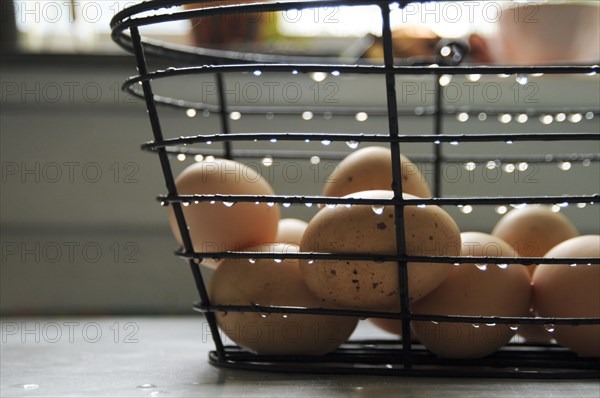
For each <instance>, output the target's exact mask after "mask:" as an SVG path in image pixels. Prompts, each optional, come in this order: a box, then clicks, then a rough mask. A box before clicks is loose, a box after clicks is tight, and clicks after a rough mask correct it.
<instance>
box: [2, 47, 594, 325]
mask: <svg viewBox="0 0 600 398" xmlns="http://www.w3.org/2000/svg"><path fill="white" fill-rule="evenodd" d="M133 74H135V68H134V60H133V58H130V57H127V58H125V59H121V60H119V59H117V60H114V59H112V60H111V61H110V62H102V61H101V59H100V58H98V59H97V62H96V61H94V60H92V61H91V62H90V61H81V60H79V61H77V60H74V59H69V58H66V59H64V58H62V59H61V58H54V59H52V58H42V59H40V60H38V61H35V58H34V61H33V62H31V60H29V61H27V62H5V63H3V64H2V75H1V84H2V101H1V105H2V107H1V119H0V132H1V133H0V144H1V149H0V151H1V152H0V154H1V161H2V185H1V204H0V209H1V232H2V238H1V241H2V259H1V273H0V276H1V282H0V287H1V302H0V311H1V312H2V313H3V314H23V313H63V314H66V313H108V312H115V313H181V312H189V311H190V304H191V302H192V301H194V300H196V299H197V294H196V292H195V288H194V286H193V281H192V279H191V274H190V272H189V270H188V269H187V265H186V264H185V263H184V262H183V261H182V260H180V259H178V258H177V257H175V256H174V255H173V250H174V249H175V246H176V242H175V240H174V239H173V238H172V236H171V234H170V231H169V227H168V224H167V221H166V212H165V210H164V209H163V208H161V207H160V206H159V205H158V203H157V202H156V200H155V196H156V195H157V194H160V193H164V192H165V188H164V182H163V177H162V174H161V170H160V167H159V162H158V158H157V157H156V156H155V155H153V154H149V153H145V152H142V151H141V150H140V149H139V146H140V144H141V143H142V142H145V141H148V140H150V139H151V132H150V128H149V123H148V119H147V116H146V112H145V108H144V106H143V104H142V103H141V102H139V101H137V100H132V99H131V98H129V97H127V96H126V95H125V94H124V93H122V92H120V91H118V90H117V86H118V85H119V84H120V83H121V82H122V81H123V80H124V79H125V78H126V77H128V76H130V75H133ZM202 82H204V85H203V83H202ZM212 82H213V81H212V78H211V77H205V78H197V79H195V80H193V81H192V80H190V79H179V80H175V81H168V82H167V81H164V82H157V83H156V87H157V89H158V90H159V92H160V93H169V92H171V93H178V94H180V95H181V96H183V97H184V98H190V99H192V98H195V99H201V98H202V95H203V94H202V93H205V94H206V93H207V90H208V93H210V89H211V88H212V84H213V83H212ZM235 82H238V83H239V86H236V84H235ZM271 82H275V83H277V82H279V84H280V86H278V87H276V88H275V91H274V95H275V96H274V100H275V102H277V103H278V104H283V105H286V101H285V98H284V95H283V91H282V89H283V86H284V85H285V83H286V82H299V83H300V84H301V94H302V97H301V99H300V100H299V102H298V103H300V104H304V105H305V106H306V107H307V109H308V108H312V107H319V106H335V105H336V104H335V103H325V102H326V101H325V99H326V98H327V95H328V94H331V95H332V96H331V97H330V99H333V100H337V101H339V103H338V104H337V105H341V104H344V105H351V106H357V107H359V108H364V109H366V110H369V109H370V108H372V107H376V106H381V105H384V101H383V99H384V97H383V93H384V85H383V80H382V78H381V77H366V76H360V77H349V76H343V75H342V76H341V77H338V78H334V77H330V78H329V79H328V80H326V81H325V82H323V83H322V84H321V85H320V86H319V87H320V88H319V90H318V92H319V94H320V95H319V97H318V98H317V99H315V97H314V94H315V89H316V87H315V86H311V85H312V84H314V82H313V81H312V80H310V79H309V78H308V77H306V76H301V77H295V76H291V75H287V74H285V75H283V74H278V75H266V74H263V75H262V76H260V77H256V76H253V75H252V74H250V75H244V76H242V75H235V76H232V77H231V80H230V81H229V87H232V88H233V89H232V90H233V91H236V93H238V94H240V96H239V99H238V98H236V96H235V94H233V93H232V94H231V95H230V100H231V102H232V103H233V105H248V104H249V102H248V99H249V98H250V99H251V98H253V97H254V96H255V94H253V93H252V92H250V91H246V92H245V95H244V90H252V89H253V87H254V88H255V87H256V85H258V87H259V88H260V90H261V94H262V104H263V105H265V106H266V107H267V108H268V107H269V106H271V104H270V103H269V92H268V87H269V84H271ZM453 82H454V83H455V84H456V85H455V86H454V89H455V90H458V91H457V94H458V95H460V100H459V101H455V100H454V99H455V98H456V94H451V93H450V91H449V95H452V97H451V102H454V104H453V105H455V106H484V107H490V108H493V107H497V106H508V107H511V108H513V109H516V110H523V109H526V108H538V107H542V106H543V107H560V108H565V107H576V106H589V107H593V108H596V109H598V108H599V107H600V85H599V79H598V78H597V76H596V77H588V76H563V77H559V76H543V77H539V78H532V85H531V87H530V88H528V89H522V88H519V89H518V90H516V91H515V86H514V84H515V82H514V76H513V77H510V78H506V79H501V78H499V77H496V76H494V77H489V78H486V77H484V78H482V80H481V81H480V82H479V83H478V84H476V85H474V86H469V85H468V83H465V80H464V79H459V78H456V79H455V80H454V81H453ZM326 83H331V84H332V85H329V86H327V87H325V86H324V84H326ZM492 83H493V84H497V87H500V97H499V98H498V101H496V102H494V101H486V100H485V98H486V95H487V98H488V99H489V98H492V97H495V96H496V94H494V92H493V91H487V92H485V90H494V88H492V87H491V86H490V84H492ZM253 85H254V86H253ZM236 87H239V88H237V89H236ZM469 87H471V88H469ZM486 87H487V88H486ZM494 87H496V86H494ZM415 89H416V93H414V94H407V93H413V92H414V90H415ZM431 89H432V80H431V78H415V77H403V78H399V79H398V92H399V100H400V106H401V107H403V108H404V107H406V108H410V107H415V106H427V105H429V104H431V101H432V100H433V96H432V95H431V94H430V91H429V90H431ZM411 90H412V91H411ZM334 92H335V94H332V93H334ZM515 92H517V93H518V98H515ZM289 94H291V92H290V93H289ZM59 95H60V98H59V99H58V100H57V98H58V96H59ZM527 95H530V97H527ZM207 99H209V100H214V99H215V98H214V96H212V95H211V94H208V97H207ZM531 101H533V102H531ZM259 102H260V101H259ZM287 104H289V102H288V103H287ZM160 114H161V120H162V122H163V127H164V131H165V135H167V136H179V135H188V134H194V133H198V132H202V133H210V132H215V131H216V130H217V129H218V128H219V124H218V119H217V117H216V116H215V115H211V116H210V117H203V116H201V115H197V116H196V117H195V118H188V117H186V116H185V113H184V112H183V111H179V110H171V109H164V108H161V111H160ZM431 126H432V122H431V120H430V119H429V118H417V117H409V118H403V119H402V120H401V123H400V129H401V133H403V134H410V133H430V132H431ZM599 126H600V125H599V118H598V116H596V117H595V118H594V119H593V120H590V121H588V120H584V121H583V122H581V123H578V124H572V123H569V122H563V123H553V124H551V125H549V126H544V125H542V124H541V123H540V122H539V121H538V120H537V119H535V120H531V121H529V122H528V123H525V124H518V123H515V122H511V123H509V124H506V125H504V124H501V123H499V122H498V121H497V120H495V119H488V120H487V121H486V122H480V121H477V120H470V121H468V122H467V123H458V122H457V121H456V120H455V119H454V118H451V119H447V120H446V127H447V132H450V133H462V132H471V133H475V132H481V133H487V132H490V133H491V132H506V133H510V132H570V131H579V132H598V131H599ZM232 128H233V130H234V131H237V132H241V131H283V130H285V131H323V132H326V131H332V132H334V131H340V132H343V131H346V132H353V133H362V132H364V133H384V132H385V131H386V129H387V126H386V120H385V118H383V117H375V116H371V117H370V118H369V119H368V120H367V121H366V122H364V123H359V122H357V121H355V120H354V119H353V118H352V117H339V116H338V117H336V116H334V117H333V118H332V119H331V120H325V119H323V117H322V116H319V115H317V116H315V118H314V119H313V120H311V121H303V120H302V118H301V117H300V116H298V115H295V116H276V117H275V119H273V120H267V119H266V118H265V117H264V116H248V115H245V116H243V117H242V119H241V120H240V121H237V122H232ZM213 146H215V144H213ZM242 147H244V148H258V149H262V150H263V151H264V154H265V155H267V154H268V153H269V150H270V148H274V147H277V148H279V149H282V148H294V149H305V150H306V151H307V157H306V160H303V161H298V162H297V163H296V164H297V165H298V166H299V167H300V170H301V171H302V174H301V176H300V177H297V178H294V179H293V181H290V179H289V178H288V179H287V181H286V178H285V167H286V166H285V165H286V164H285V161H281V160H279V161H278V160H277V159H275V161H276V162H278V163H276V164H275V165H274V166H273V167H271V168H270V169H268V170H267V168H265V167H262V166H260V167H261V170H262V171H263V173H264V175H265V176H266V177H267V178H269V180H270V181H271V183H272V184H273V186H274V189H275V190H276V192H277V193H280V194H300V193H302V194H319V193H320V190H321V187H322V183H323V180H324V178H325V177H326V176H327V172H328V171H330V170H331V167H332V166H333V165H334V164H335V163H334V162H331V161H322V162H321V164H319V165H318V166H316V167H315V166H312V165H310V163H309V162H308V161H307V159H308V157H309V156H310V155H311V154H312V153H313V152H314V151H315V150H323V149H327V150H330V151H336V152H340V151H343V152H350V149H349V148H348V147H347V146H346V145H345V144H344V143H339V144H335V143H334V144H331V145H330V146H328V147H327V148H325V147H323V146H322V145H321V144H320V143H310V144H304V143H301V144H292V143H278V144H276V145H275V144H270V143H267V144H253V143H249V144H240V145H236V148H242ZM211 148H212V146H211ZM444 148H445V150H446V151H447V153H449V154H472V155H489V158H490V159H494V156H496V154H498V153H511V154H530V153H542V154H544V153H598V152H600V148H599V145H598V143H597V142H594V143H591V144H590V143H589V142H586V143H515V144H513V145H507V144H504V143H498V144H465V143H463V144H461V145H459V146H457V147H454V146H449V145H445V146H444ZM402 152H404V153H406V154H408V155H409V157H410V156H411V155H413V156H414V155H419V154H427V153H431V146H430V145H424V144H407V145H403V146H402ZM252 161H253V162H256V164H257V165H258V162H259V159H258V160H252ZM173 164H174V169H175V172H176V173H177V172H179V171H180V170H181V169H182V168H183V167H184V166H185V165H187V164H189V161H186V162H179V161H174V162H173ZM419 166H420V167H421V168H422V169H423V170H425V171H426V170H430V165H425V164H420V165H419ZM26 170H30V172H27V171H26ZM457 170H461V174H460V176H457V175H456V174H455V173H456V171H457ZM483 170H484V169H483V168H482V166H481V165H480V166H478V168H477V169H476V171H475V172H474V173H473V174H472V175H473V177H474V179H471V178H470V175H469V173H468V172H467V171H466V170H464V169H460V168H458V169H457V168H456V167H454V165H452V166H448V167H447V168H445V172H446V174H445V178H444V185H443V192H444V195H458V196H474V195H483V196H494V195H501V196H516V195H538V194H543V195H561V194H591V193H596V192H599V191H600V181H599V179H598V175H599V165H598V163H593V164H592V166H589V167H583V166H582V165H581V164H580V163H574V164H573V167H572V169H571V171H569V172H564V171H561V170H559V169H558V167H557V166H556V165H555V164H551V165H540V166H539V167H534V166H532V167H531V168H530V169H529V171H528V172H526V173H521V174H514V173H513V174H507V173H502V174H501V175H500V177H499V178H497V177H496V176H495V174H488V175H484V174H483ZM57 171H59V172H60V175H57V174H56V172H57ZM317 171H318V173H317ZM71 172H72V173H71ZM97 172H100V173H101V174H100V175H98V174H97ZM427 177H428V178H430V177H431V176H430V175H429V174H427ZM315 211H316V210H315V209H314V208H313V209H307V208H305V207H304V206H301V205H300V206H292V207H291V208H289V209H283V215H284V216H293V217H299V218H304V219H306V220H309V219H310V217H311V216H312V214H314V212H315ZM448 211H449V212H450V213H451V214H452V215H453V216H454V217H455V219H456V221H457V222H458V224H459V225H460V226H461V229H463V230H482V231H489V230H490V229H491V228H492V227H493V225H494V223H495V222H496V220H497V219H498V217H499V216H498V215H497V214H496V213H495V212H494V209H493V207H476V208H475V210H474V212H473V213H472V214H470V215H464V214H462V213H460V212H459V211H458V210H457V209H456V208H448ZM563 211H564V213H565V214H566V215H567V216H568V217H569V218H570V219H571V220H573V222H574V223H575V224H576V225H577V226H578V228H579V229H580V231H581V232H582V233H598V226H599V224H600V213H599V212H598V208H597V207H593V208H592V207H591V206H588V207H586V208H585V209H577V208H575V207H574V206H572V207H570V208H568V209H565V210H563Z"/></svg>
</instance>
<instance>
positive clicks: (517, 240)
mask: <svg viewBox="0 0 600 398" xmlns="http://www.w3.org/2000/svg"><path fill="white" fill-rule="evenodd" d="M492 235H494V236H497V237H498V238H500V239H502V240H504V241H505V242H506V243H508V244H509V245H511V246H512V247H513V249H515V250H516V251H517V253H518V254H519V257H543V256H544V254H546V253H547V252H548V250H550V249H552V248H553V247H554V246H556V245H557V244H559V243H560V242H563V241H565V240H567V239H571V238H574V237H575V236H577V235H579V233H578V232H577V228H575V226H574V225H573V224H572V223H571V221H569V219H567V217H565V216H564V215H562V214H561V213H554V212H553V211H552V210H551V209H550V208H549V207H548V206H541V205H533V206H532V205H529V206H527V207H524V208H522V209H514V210H511V211H509V212H508V213H506V215H504V217H502V218H501V219H500V221H498V223H497V224H496V226H495V227H494V229H493V230H492ZM528 268H529V271H530V273H533V270H534V269H535V265H531V266H529V267H528Z"/></svg>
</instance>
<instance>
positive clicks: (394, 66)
mask: <svg viewBox="0 0 600 398" xmlns="http://www.w3.org/2000/svg"><path fill="white" fill-rule="evenodd" d="M418 2H424V1H422V0H420V1H418ZM187 3H198V0H154V1H150V2H145V3H141V4H138V5H135V6H133V7H130V8H128V9H125V10H123V11H122V12H120V13H119V14H117V15H116V16H115V17H114V19H113V20H112V22H111V27H112V29H113V33H112V37H113V39H114V40H115V42H116V43H118V44H119V45H120V46H122V47H123V48H125V49H126V50H128V51H130V52H132V53H133V54H135V56H136V59H137V67H138V71H139V75H138V76H134V77H132V78H130V79H129V80H127V81H126V82H125V83H124V85H123V89H124V90H128V91H129V92H130V93H132V94H133V95H135V96H138V97H140V98H142V99H144V100H145V102H146V107H147V111H148V116H149V118H150V123H151V127H152V132H153V135H154V140H153V141H151V142H149V143H146V144H144V145H143V146H142V148H143V149H144V150H148V151H153V152H156V153H157V154H158V157H159V159H160V162H161V166H162V172H163V177H164V180H165V183H166V187H167V192H168V194H167V195H161V196H159V198H158V200H160V201H161V202H162V203H163V204H164V205H170V206H172V208H173V211H174V214H175V217H176V219H177V223H178V227H179V231H180V234H181V237H182V240H183V248H182V249H180V250H177V251H176V254H177V255H179V256H180V257H182V258H185V259H187V261H188V263H189V266H190V269H191V271H192V275H193V277H194V280H195V283H196V286H197V289H198V293H199V295H200V303H198V304H195V305H194V308H195V309H196V310H198V311H201V312H203V313H204V314H205V315H206V318H207V320H208V323H209V326H210V330H211V333H212V337H213V339H214V343H215V348H216V350H215V351H213V352H211V353H210V355H209V361H210V363H212V364H214V365H217V366H222V367H232V368H241V369H252V370H269V371H280V372H281V371H283V372H304V373H341V374H378V375H396V376H443V377H496V378H541V379H544V378H550V379H556V378H598V377H600V363H599V361H597V360H596V359H589V358H580V357H577V356H576V355H575V354H573V353H571V352H569V351H568V350H566V349H563V348H560V347H559V346H557V345H545V346H542V345H525V344H510V345H508V346H507V347H505V348H503V349H502V350H500V351H499V352H497V353H495V354H493V355H490V356H488V357H486V358H482V359H477V360H443V359H439V358H436V357H435V356H433V355H431V354H429V353H428V352H427V351H426V350H425V349H424V348H423V347H422V346H420V345H418V344H413V343H411V341H410V339H399V340H397V341H396V340H378V341H350V342H348V343H346V344H344V345H343V346H342V347H341V348H340V349H338V350H337V351H335V352H334V353H331V354H328V355H324V356H321V357H302V356H261V355H254V354H250V353H247V352H245V351H243V350H240V349H239V348H238V347H235V346H225V345H224V344H223V341H222V339H221V335H220V333H219V330H218V327H217V323H216V320H215V312H216V311H245V312H261V313H307V314H329V315H337V316H359V317H363V318H364V317H380V318H388V319H400V320H403V323H402V325H403V326H402V328H403V330H402V331H403V335H404V336H409V335H410V322H411V321H415V320H421V321H422V320H427V321H435V322H468V323H480V324H483V323H504V324H514V325H518V324H553V325H558V324H570V325H580V324H581V325H583V324H585V325H592V324H593V325H597V324H600V318H549V317H536V318H526V317H493V316H442V315H417V314H412V313H411V312H410V310H409V301H408V279H407V262H409V261H427V262H437V263H473V262H485V263H492V264H503V263H520V264H524V265H530V264H536V263H539V262H540V261H541V260H542V259H541V258H493V257H477V258H474V257H469V258H468V259H466V258H465V257H448V256H444V257H426V256H409V255H407V254H406V251H405V247H404V220H403V214H404V212H403V208H404V207H405V206H410V205H419V204H435V205H466V204H520V203H581V202H584V203H590V204H597V203H598V202H599V201H600V195H599V194H595V195H579V196H575V195H570V196H542V197H464V198H443V197H441V192H440V180H439V176H440V170H441V165H442V164H443V163H444V162H447V161H448V160H454V161H462V160H464V159H463V158H461V157H460V156H458V157H454V158H450V157H447V156H445V155H444V154H443V153H442V145H441V144H442V143H448V142H453V141H460V142H484V141H485V142H492V141H495V142H506V141H515V142H516V141H534V142H535V141H599V140H600V134H598V133H578V134H571V133H569V134H543V133H542V134H461V135H450V134H445V133H444V128H443V123H442V122H443V116H444V115H447V114H453V112H454V111H452V110H449V109H444V107H443V99H442V94H443V87H442V86H441V85H440V84H439V81H438V80H439V79H437V78H438V77H439V76H441V75H443V74H450V75H454V74H462V75H464V74H472V73H478V74H515V73H517V74H518V73H524V74H532V73H546V74H597V73H598V72H599V69H600V68H599V67H598V66H597V65H594V66H587V65H561V66H519V67H514V66H461V65H459V64H460V59H461V58H462V55H463V53H464V48H463V47H462V46H461V45H460V44H458V43H448V44H446V45H448V46H450V48H451V50H452V52H451V56H449V57H446V58H444V57H441V56H440V57H438V58H437V59H435V60H434V61H435V62H436V63H438V64H439V65H440V66H439V67H437V68H431V67H429V66H427V65H398V63H396V62H395V60H394V58H393V50H392V35H391V28H390V19H389V14H390V4H391V3H394V2H392V1H377V0H371V1H369V0H345V1H343V2H339V1H332V0H314V1H290V2H278V3H260V4H251V5H248V4H246V5H243V4H238V5H230V6H221V7H211V8H205V9H199V10H187V11H176V12H171V11H165V12H162V13H160V12H159V14H158V15H150V16H139V14H141V13H143V12H147V11H152V10H160V9H168V8H170V7H174V6H180V5H183V4H187ZM341 3H343V4H345V5H349V6H352V5H376V6H378V7H379V8H380V10H381V14H382V17H383V18H382V19H383V45H384V63H383V65H367V64H359V63H357V62H356V60H353V61H352V63H351V64H349V63H348V60H344V59H340V58H335V59H324V58H319V59H310V58H306V57H289V56H288V57H283V58H282V57H278V56H274V55H267V54H246V53H236V52H231V51H223V50H211V49H202V48H187V47H182V46H175V45H170V44H168V43H162V42H158V41H155V40H150V39H146V38H142V37H141V35H140V33H139V27H141V26H145V25H149V24H155V23H162V22H167V21H173V20H182V19H191V18H197V17H201V16H202V17H211V16H217V15H224V14H232V13H248V12H261V11H283V10H288V9H304V8H311V7H324V6H333V5H335V6H339V5H340V4H341ZM395 3H400V7H404V6H405V5H406V4H407V3H409V2H405V1H401V2H395ZM127 32H129V34H127ZM146 56H158V57H161V58H163V59H169V60H172V61H177V62H188V63H190V64H191V65H192V66H191V67H186V68H169V69H167V70H158V71H152V72H150V71H148V67H147V63H146ZM282 59H283V61H282ZM254 70H261V71H263V72H266V73H268V72H275V71H277V72H281V71H284V72H292V71H294V72H296V73H308V72H316V71H320V72H332V71H339V72H341V73H354V74H378V75H383V76H385V82H386V99H387V106H386V108H385V109H378V110H375V113H376V114H380V115H385V116H387V119H388V132H387V134H343V135H340V134H323V133H291V132H285V133H244V134H231V133H230V129H229V124H228V118H227V115H228V112H229V111H232V110H240V111H243V112H244V113H246V114H248V113H249V114H264V113H266V110H265V109H264V108H261V107H243V108H242V107H240V108H233V107H232V108H230V109H228V106H227V103H226V98H225V95H224V92H225V89H224V85H225V83H224V79H223V75H224V74H226V73H231V72H242V71H246V72H248V71H254ZM205 73H209V74H214V75H215V77H216V80H217V83H218V84H217V87H218V94H219V104H218V105H211V104H204V103H192V102H189V101H183V100H177V99H174V98H167V97H163V96H158V95H155V94H154V92H153V90H152V85H151V81H152V80H156V79H162V78H170V77H174V76H182V75H193V74H205ZM425 74H427V75H432V76H433V77H435V78H436V102H435V105H434V106H433V107H431V108H429V109H426V110H425V112H422V113H421V116H424V117H433V119H434V127H433V134H430V135H422V134H409V135H401V134H399V128H398V118H399V117H401V116H406V115H413V116H414V115H415V113H414V110H402V109H399V108H398V104H397V101H396V87H395V76H396V75H425ZM140 87H141V90H140ZM157 104H161V105H166V106H171V107H177V108H182V109H190V108H191V109H200V110H209V111H211V112H217V113H219V114H220V119H221V128H222V132H221V133H217V134H211V135H195V136H191V137H180V138H175V139H165V138H164V137H163V133H162V128H161V124H160V121H159V116H158V111H157ZM303 110H306V108H302V110H300V109H299V108H294V107H280V108H277V107H275V108H274V109H273V108H271V107H269V109H268V112H271V113H275V114H277V113H281V114H291V113H294V114H298V113H301V112H302V111H303ZM325 111H326V110H323V109H322V108H320V109H319V110H318V112H325ZM479 111H480V110H471V112H479ZM485 111H486V112H488V113H490V114H500V113H502V112H506V110H499V109H492V110H491V111H490V110H489V109H486V110H485ZM513 111H514V110H513ZM571 111H583V112H593V113H594V115H598V114H600V110H599V109H594V108H586V109H581V110H573V109H571ZM335 112H336V114H353V113H355V112H356V109H353V108H350V107H346V108H344V107H336V108H335ZM494 112H495V113H494ZM537 112H539V113H544V112H546V113H547V112H552V110H543V111H542V110H540V111H537ZM530 114H535V113H532V112H530ZM272 139H276V140H280V141H284V140H286V141H305V140H316V141H320V140H330V141H356V142H378V143H388V144H389V146H390V148H391V156H392V166H393V186H392V189H393V191H394V198H392V199H389V200H384V199H341V198H332V197H322V196H241V195H218V194H215V195H178V193H177V189H176V187H175V179H174V176H173V172H172V170H171V163H170V157H169V155H171V154H179V153H184V154H194V153H200V152H199V151H198V150H196V149H193V148H189V147H186V145H188V144H194V143H203V142H207V141H211V142H221V143H223V148H222V149H220V150H219V149H212V150H209V151H207V150H204V149H203V150H202V153H204V154H208V153H210V154H214V155H219V156H222V157H225V158H229V159H231V158H252V157H261V156H263V155H264V154H262V153H260V152H257V151H248V150H246V151H244V150H235V149H234V148H233V144H234V143H236V142H242V141H250V140H259V141H265V140H272ZM407 142H425V143H431V144H432V145H433V148H434V149H433V155H431V156H424V157H422V158H423V160H426V161H430V162H432V163H434V165H435V170H436V172H437V177H436V180H435V184H434V197H433V198H430V199H404V198H403V197H402V195H401V192H402V180H401V178H400V167H399V166H400V145H401V144H402V143H407ZM271 154H272V155H273V156H275V157H278V156H280V157H282V158H288V159H290V158H306V156H308V155H307V153H305V152H302V151H272V152H271ZM313 154H314V153H311V154H310V155H313ZM319 155H322V156H323V158H328V156H329V157H330V158H341V157H342V156H343V154H341V153H337V154H331V153H323V154H319ZM506 158H507V159H510V156H507V157H506ZM469 159H473V157H470V158H469ZM524 159H530V161H535V162H556V161H560V160H576V159H590V160H592V161H598V160H599V159H600V154H597V153H596V154H578V155H555V156H552V157H550V158H547V157H539V156H529V157H527V156H526V157H524ZM201 201H203V202H204V201H216V202H224V201H233V202H274V203H305V204H306V203H319V204H363V205H388V206H394V208H395V217H396V219H395V222H396V223H395V225H396V231H395V232H396V245H397V249H398V254H397V255H395V256H390V255H367V254H346V253H335V254H333V253H297V254H279V253H278V254H273V253H255V252H252V253H249V252H223V253H199V252H194V250H193V246H192V243H191V240H190V236H189V233H188V230H187V225H186V222H185V219H184V216H183V211H182V205H184V204H187V203H190V202H201ZM213 257H218V258H272V259H275V258H279V259H283V258H299V259H365V260H373V261H381V260H385V261H395V262H397V263H398V269H399V284H400V286H401V289H400V290H401V303H400V304H401V307H400V308H401V310H400V312H399V313H389V312H375V311H357V310H333V309H321V308H296V307H286V306H278V307H262V306H232V305H213V304H211V302H210V300H209V297H208V293H207V290H206V286H205V283H204V280H203V278H202V275H201V273H200V263H201V261H202V259H204V258H213ZM543 262H545V263H557V264H570V263H592V262H599V259H593V258H586V259H582V258H569V259H543Z"/></svg>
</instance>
